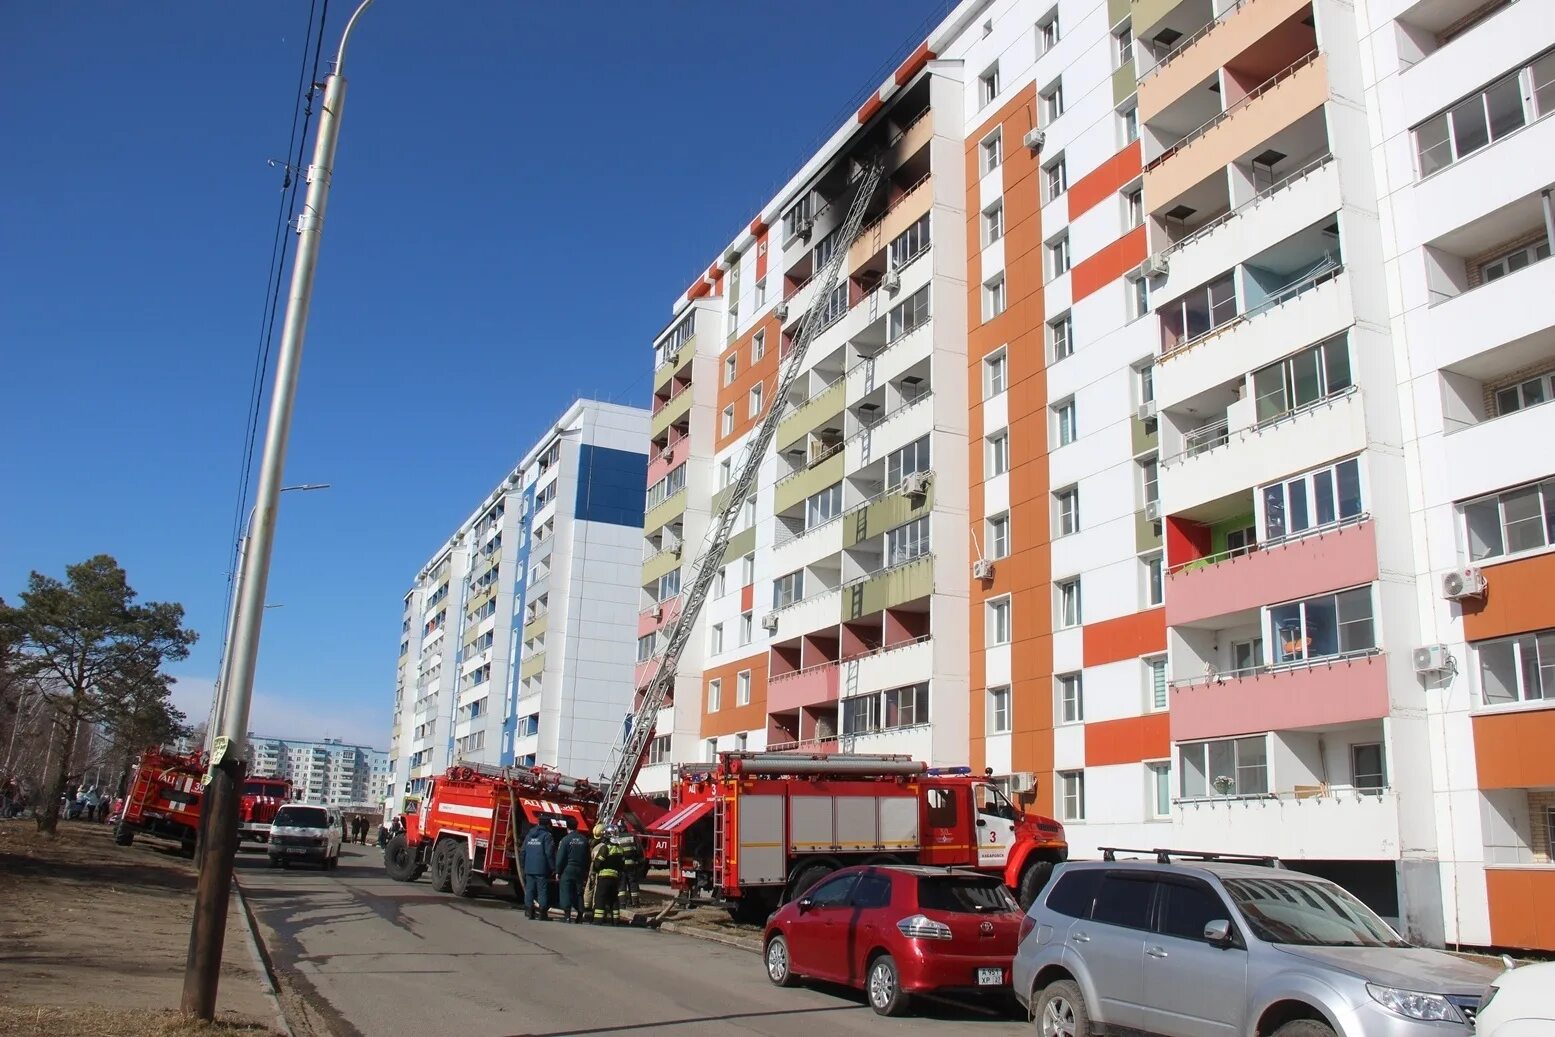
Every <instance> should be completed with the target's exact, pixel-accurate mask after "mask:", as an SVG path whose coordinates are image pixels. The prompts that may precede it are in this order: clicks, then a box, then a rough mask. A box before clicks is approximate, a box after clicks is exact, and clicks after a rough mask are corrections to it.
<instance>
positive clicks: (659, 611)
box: [653, 605, 664, 621]
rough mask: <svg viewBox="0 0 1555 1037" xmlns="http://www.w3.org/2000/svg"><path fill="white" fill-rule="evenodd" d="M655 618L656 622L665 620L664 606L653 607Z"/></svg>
mask: <svg viewBox="0 0 1555 1037" xmlns="http://www.w3.org/2000/svg"><path fill="white" fill-rule="evenodd" d="M653 618H654V620H655V621H658V620H661V619H663V618H664V606H663V605H655V606H653Z"/></svg>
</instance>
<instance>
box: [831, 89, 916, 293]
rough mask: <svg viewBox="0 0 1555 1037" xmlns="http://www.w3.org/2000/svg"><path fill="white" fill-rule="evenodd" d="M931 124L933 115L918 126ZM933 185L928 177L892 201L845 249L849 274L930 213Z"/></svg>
mask: <svg viewBox="0 0 1555 1037" xmlns="http://www.w3.org/2000/svg"><path fill="white" fill-rule="evenodd" d="M932 121H933V118H932V116H931V117H926V118H924V119H923V120H922V122H920V123H919V124H918V125H919V126H923V125H926V124H928V123H931V122H932ZM933 185H934V181H933V180H932V179H931V178H929V177H924V178H923V179H922V180H920V181H919V182H918V183H917V184H916V185H914V186H913V188H912V190H910V191H908V192H907V193H906V194H904V195H902V196H901V197H900V198H898V199H897V200H896V201H895V202H893V203H892V204H891V208H889V209H887V210H886V212H885V215H884V216H882V217H881V218H880V219H878V220H876V221H875V222H874V223H873V224H872V225H871V226H868V227H865V228H864V229H863V231H862V232H860V234H859V236H858V240H857V241H855V242H854V243H853V247H852V248H850V249H848V271H849V272H850V273H853V272H856V271H857V270H858V268H859V267H861V266H863V265H864V261H865V260H866V259H868V258H869V257H870V256H873V255H875V254H876V253H877V252H879V251H880V250H881V249H883V248H885V247H886V246H887V245H889V244H890V243H891V242H892V241H894V240H896V236H897V235H898V234H900V233H902V231H904V230H906V229H907V228H908V227H911V226H912V225H913V224H914V223H917V222H918V220H919V219H921V218H922V217H923V214H924V213H926V212H928V211H929V207H930V206H931V205H933V204H934V191H933Z"/></svg>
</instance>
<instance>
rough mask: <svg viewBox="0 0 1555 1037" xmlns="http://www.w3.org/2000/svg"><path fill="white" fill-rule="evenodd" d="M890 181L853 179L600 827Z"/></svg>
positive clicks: (627, 782) (640, 750) (613, 811)
mask: <svg viewBox="0 0 1555 1037" xmlns="http://www.w3.org/2000/svg"><path fill="white" fill-rule="evenodd" d="M884 175H885V163H884V162H883V161H882V160H881V158H879V157H878V156H877V157H875V158H873V159H871V160H870V161H868V162H867V163H866V164H864V165H863V166H861V167H860V169H859V172H858V173H857V174H856V175H855V177H854V182H855V183H856V184H857V189H856V191H855V192H854V195H853V201H852V204H851V205H850V206H849V208H848V214H847V216H846V218H845V219H844V220H843V222H842V226H841V228H840V229H839V230H838V233H837V247H836V248H835V249H833V250H832V254H831V257H830V258H829V259H827V261H826V265H825V267H823V268H822V270H821V271H820V273H819V275H818V276H817V277H816V278H815V281H816V282H817V288H816V293H815V301H814V302H813V303H812V304H811V305H810V308H809V309H808V310H807V311H806V312H805V315H804V316H803V317H802V318H801V321H800V325H799V335H798V337H797V338H795V340H794V347H793V350H792V351H791V352H790V353H789V355H788V360H787V362H786V363H785V364H784V365H783V367H782V369H781V373H780V374H779V376H778V383H777V390H776V391H775V392H774V393H773V394H772V397H771V399H772V405H771V406H769V407H768V408H767V413H766V415H765V416H764V417H763V418H762V420H761V424H760V425H759V426H757V429H756V432H755V434H754V435H753V436H751V438H750V439H749V440H747V441H746V444H745V449H744V452H743V453H744V456H743V458H742V460H741V461H740V464H739V466H738V471H737V472H736V473H735V475H734V478H733V480H732V481H731V482H730V484H729V486H728V488H727V489H726V490H725V491H723V492H724V493H725V494H726V496H725V500H724V505H723V507H722V508H721V509H720V510H719V511H718V514H717V515H715V516H714V517H713V522H712V525H711V526H709V528H708V532H707V536H706V538H705V539H704V540H703V542H702V551H701V554H700V555H699V557H698V558H697V559H696V560H695V561H694V562H693V563H692V572H691V578H690V580H689V587H688V589H687V590H686V592H685V598H684V600H683V601H682V602H681V607H680V612H679V614H677V615H676V616H675V618H674V619H673V620H671V621H670V624H669V633H668V634H667V635H666V637H665V641H664V646H663V648H661V649H660V650H659V651H658V652H657V653H656V654H655V655H654V657H653V660H654V661H655V662H657V663H658V668H657V670H656V671H655V672H654V675H653V677H652V678H650V679H649V681H648V687H647V688H646V689H645V690H644V691H643V696H642V701H641V703H639V704H638V707H637V710H636V711H635V713H634V714H633V716H632V724H631V729H630V730H629V731H628V733H627V737H626V739H625V740H624V741H623V743H622V745H621V746H620V747H619V748H618V749H617V750H616V753H615V762H614V768H613V774H612V775H611V777H610V782H609V784H608V785H607V786H606V788H605V799H604V803H603V804H602V805H601V806H600V809H599V820H600V822H601V823H602V824H607V823H609V822H611V821H614V820H615V819H616V817H617V815H619V814H620V812H621V806H622V804H623V803H625V802H626V797H627V796H628V795H629V794H630V793H631V791H632V788H633V786H634V785H635V784H636V782H637V775H638V772H639V771H641V770H642V765H643V757H644V755H645V754H646V753H647V751H648V743H649V742H650V741H651V740H652V739H653V737H654V723H655V721H656V719H657V717H658V714H659V710H660V709H662V708H663V706H664V703H665V701H666V700H667V699H668V698H669V695H670V692H671V691H672V690H673V689H674V687H675V674H676V671H677V670H678V669H679V665H680V656H681V653H682V652H683V651H685V647H686V643H687V642H688V641H690V639H691V634H692V631H693V630H694V629H695V628H696V621H697V617H698V616H699V615H700V614H701V612H702V606H703V604H705V603H706V601H707V595H708V592H709V591H710V590H711V589H712V586H713V581H714V579H715V578H716V577H717V575H718V570H719V568H720V567H721V566H722V565H723V560H724V551H725V550H726V549H727V548H728V546H729V538H730V536H731V535H732V534H733V533H734V529H735V522H736V520H737V519H738V518H739V515H740V512H741V511H742V510H743V509H744V507H745V501H746V498H748V497H749V496H750V495H751V491H752V490H754V489H755V487H756V477H757V475H758V473H759V472H760V471H761V462H762V458H763V457H765V456H766V453H767V448H768V447H769V446H771V445H772V440H773V439H774V438H775V437H776V435H777V427H778V424H779V422H780V421H781V420H782V418H783V416H784V415H783V403H784V401H785V400H787V399H788V392H789V389H790V388H792V386H793V384H794V382H795V381H796V380H797V379H798V378H799V375H800V373H801V371H802V370H803V367H804V359H805V353H806V352H807V351H808V350H809V348H810V343H811V342H812V341H814V339H815V337H816V336H817V335H818V334H820V332H821V330H822V328H823V325H824V324H826V323H828V321H827V314H826V310H827V305H826V304H827V300H829V299H830V298H831V294H832V292H833V291H834V290H835V289H836V287H837V281H838V278H839V277H840V276H841V274H842V268H843V265H844V264H845V263H846V262H847V257H848V249H849V248H850V247H851V246H852V245H853V243H854V241H856V240H857V239H858V236H859V232H860V231H861V230H862V229H863V226H864V213H865V211H866V210H867V209H868V208H869V202H870V199H872V198H873V197H874V194H875V190H876V189H877V188H878V187H879V186H880V181H881V179H882V178H883V176H884Z"/></svg>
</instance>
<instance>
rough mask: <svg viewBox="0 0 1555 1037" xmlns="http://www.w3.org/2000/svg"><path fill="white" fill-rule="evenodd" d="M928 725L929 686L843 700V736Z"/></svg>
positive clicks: (909, 687) (873, 693)
mask: <svg viewBox="0 0 1555 1037" xmlns="http://www.w3.org/2000/svg"><path fill="white" fill-rule="evenodd" d="M928 722H929V686H928V685H927V684H913V685H909V686H907V687H905V688H891V689H890V690H888V691H876V692H870V693H869V694H867V695H855V696H853V697H852V698H845V699H843V700H842V733H843V734H845V735H857V734H871V733H873V732H877V731H892V730H896V729H898V728H903V727H915V726H917V725H918V724H926V723H928Z"/></svg>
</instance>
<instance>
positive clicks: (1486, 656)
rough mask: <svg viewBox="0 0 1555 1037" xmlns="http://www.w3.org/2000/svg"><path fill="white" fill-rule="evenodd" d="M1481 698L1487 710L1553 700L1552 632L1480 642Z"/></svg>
mask: <svg viewBox="0 0 1555 1037" xmlns="http://www.w3.org/2000/svg"><path fill="white" fill-rule="evenodd" d="M1474 654H1475V656H1476V657H1477V658H1478V659H1479V691H1480V697H1481V698H1482V699H1483V701H1484V704H1485V705H1487V706H1504V705H1507V704H1508V703H1513V702H1540V701H1543V700H1545V699H1551V698H1555V630H1537V631H1535V632H1533V633H1531V634H1519V635H1517V636H1516V637H1503V638H1501V639H1499V640H1496V641H1480V642H1478V643H1476V644H1475V645H1474Z"/></svg>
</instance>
